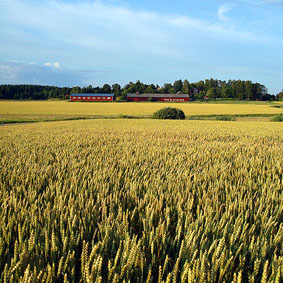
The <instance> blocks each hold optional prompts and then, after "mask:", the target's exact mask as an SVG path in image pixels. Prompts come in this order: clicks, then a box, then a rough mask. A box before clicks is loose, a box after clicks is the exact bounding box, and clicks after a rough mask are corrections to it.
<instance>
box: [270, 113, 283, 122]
mask: <svg viewBox="0 0 283 283" xmlns="http://www.w3.org/2000/svg"><path fill="white" fill-rule="evenodd" d="M271 121H273V122H283V113H281V114H278V115H276V116H274V117H273V118H272V120H271Z"/></svg>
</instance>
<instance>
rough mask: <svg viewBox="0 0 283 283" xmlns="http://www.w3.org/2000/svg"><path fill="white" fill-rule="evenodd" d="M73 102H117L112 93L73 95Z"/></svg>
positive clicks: (71, 97) (71, 98)
mask: <svg viewBox="0 0 283 283" xmlns="http://www.w3.org/2000/svg"><path fill="white" fill-rule="evenodd" d="M70 100H71V101H115V94H112V93H72V94H71V96H70Z"/></svg>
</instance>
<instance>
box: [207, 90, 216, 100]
mask: <svg viewBox="0 0 283 283" xmlns="http://www.w3.org/2000/svg"><path fill="white" fill-rule="evenodd" d="M206 96H207V97H208V98H209V99H214V98H216V91H215V89H214V88H210V89H209V90H208V91H207V93H206Z"/></svg>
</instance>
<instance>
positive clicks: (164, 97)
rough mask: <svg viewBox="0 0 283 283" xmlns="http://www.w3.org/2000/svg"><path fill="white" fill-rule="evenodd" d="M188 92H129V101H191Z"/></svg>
mask: <svg viewBox="0 0 283 283" xmlns="http://www.w3.org/2000/svg"><path fill="white" fill-rule="evenodd" d="M189 99H190V96H189V95H188V94H182V93H177V94H168V93H142V94H138V93H128V94H127V100H128V101H163V102H186V101H189Z"/></svg>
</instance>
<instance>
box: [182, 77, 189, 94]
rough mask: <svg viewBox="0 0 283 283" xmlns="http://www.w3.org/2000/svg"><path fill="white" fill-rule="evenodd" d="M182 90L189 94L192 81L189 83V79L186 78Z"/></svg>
mask: <svg viewBox="0 0 283 283" xmlns="http://www.w3.org/2000/svg"><path fill="white" fill-rule="evenodd" d="M182 92H183V93H186V94H189V93H190V83H189V81H188V80H184V84H183V88H182Z"/></svg>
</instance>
